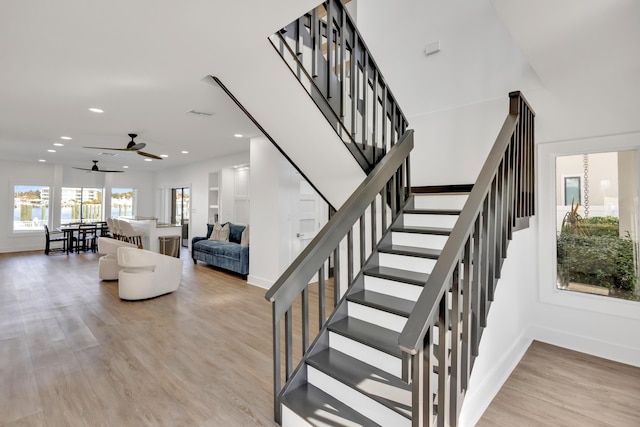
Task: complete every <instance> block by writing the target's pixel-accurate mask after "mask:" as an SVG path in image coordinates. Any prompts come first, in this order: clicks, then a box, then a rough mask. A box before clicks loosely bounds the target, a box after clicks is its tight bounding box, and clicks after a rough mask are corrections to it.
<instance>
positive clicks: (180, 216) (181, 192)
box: [171, 187, 191, 247]
mask: <svg viewBox="0 0 640 427" xmlns="http://www.w3.org/2000/svg"><path fill="white" fill-rule="evenodd" d="M190 208H191V200H190V196H189V187H176V188H172V189H171V223H172V224H179V225H180V226H181V227H182V246H184V247H188V246H189V211H190V210H191V209H190Z"/></svg>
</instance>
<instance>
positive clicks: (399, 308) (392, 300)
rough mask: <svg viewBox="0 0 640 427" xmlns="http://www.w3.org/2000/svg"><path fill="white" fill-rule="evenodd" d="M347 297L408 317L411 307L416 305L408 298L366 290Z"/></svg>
mask: <svg viewBox="0 0 640 427" xmlns="http://www.w3.org/2000/svg"><path fill="white" fill-rule="evenodd" d="M347 299H348V300H349V301H353V302H357V303H358V304H362V305H366V306H368V307H373V308H377V309H379V310H384V311H387V312H389V313H393V314H397V315H399V316H404V317H409V315H410V314H411V311H412V310H413V307H415V305H416V303H415V302H414V301H411V300H408V299H404V298H397V297H394V296H391V295H387V294H381V293H379V292H374V291H367V290H364V291H360V292H356V293H354V294H352V295H349V296H348V297H347Z"/></svg>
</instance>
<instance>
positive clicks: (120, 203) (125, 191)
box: [109, 188, 135, 218]
mask: <svg viewBox="0 0 640 427" xmlns="http://www.w3.org/2000/svg"><path fill="white" fill-rule="evenodd" d="M134 210H135V190H134V189H133V188H112V189H111V211H110V212H109V215H110V217H111V218H118V217H121V216H124V217H128V216H134V215H135V214H134Z"/></svg>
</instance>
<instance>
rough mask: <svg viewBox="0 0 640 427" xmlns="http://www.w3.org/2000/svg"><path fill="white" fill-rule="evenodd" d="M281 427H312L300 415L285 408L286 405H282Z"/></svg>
mask: <svg viewBox="0 0 640 427" xmlns="http://www.w3.org/2000/svg"><path fill="white" fill-rule="evenodd" d="M281 425H282V427H307V426H309V427H313V425H312V424H310V423H308V422H307V421H306V420H305V419H304V418H302V417H301V416H300V415H298V414H296V413H295V412H293V411H292V410H291V409H289V408H287V405H282V424H281Z"/></svg>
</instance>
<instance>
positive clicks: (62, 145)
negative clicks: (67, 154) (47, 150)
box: [53, 142, 64, 147]
mask: <svg viewBox="0 0 640 427" xmlns="http://www.w3.org/2000/svg"><path fill="white" fill-rule="evenodd" d="M53 145H55V146H56V147H64V144H63V143H62V142H54V143H53Z"/></svg>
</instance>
